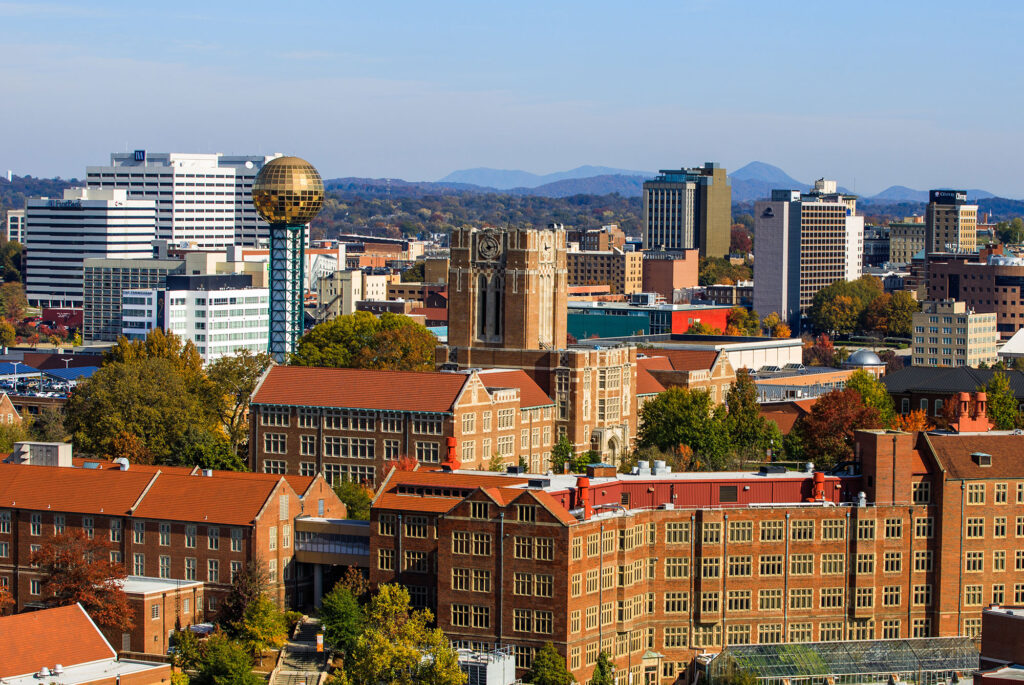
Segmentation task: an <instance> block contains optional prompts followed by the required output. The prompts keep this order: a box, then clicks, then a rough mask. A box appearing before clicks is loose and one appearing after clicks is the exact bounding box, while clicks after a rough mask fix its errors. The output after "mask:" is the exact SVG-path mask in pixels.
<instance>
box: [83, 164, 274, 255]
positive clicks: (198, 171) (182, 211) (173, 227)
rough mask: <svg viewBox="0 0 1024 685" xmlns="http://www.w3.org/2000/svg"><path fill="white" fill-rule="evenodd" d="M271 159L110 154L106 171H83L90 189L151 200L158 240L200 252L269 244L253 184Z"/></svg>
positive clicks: (99, 169)
mask: <svg viewBox="0 0 1024 685" xmlns="http://www.w3.org/2000/svg"><path fill="white" fill-rule="evenodd" d="M280 156H281V155H280V154H274V155H266V156H264V155H256V156H230V155H222V154H220V153H217V154H182V153H177V152H172V153H150V152H147V151H145V150H135V151H134V152H125V153H114V154H112V155H110V165H109V166H91V167H87V169H86V182H87V183H88V185H89V187H90V188H123V189H125V190H127V191H128V197H129V198H130V199H133V200H136V199H138V200H154V201H155V202H156V213H157V235H156V237H157V238H160V239H163V240H169V241H172V242H174V243H192V244H194V245H195V246H196V247H199V248H201V249H211V248H221V247H227V246H229V245H246V246H256V245H258V244H260V243H261V242H262V243H266V241H267V240H268V238H269V235H270V234H269V228H268V226H267V223H266V222H265V221H263V220H261V219H260V218H259V216H258V215H257V213H256V210H255V208H253V206H252V201H251V199H250V194H251V192H252V183H253V180H254V179H255V178H256V174H258V173H259V171H260V169H262V168H263V165H264V164H266V163H267V162H269V161H270V160H272V159H276V158H277V157H280Z"/></svg>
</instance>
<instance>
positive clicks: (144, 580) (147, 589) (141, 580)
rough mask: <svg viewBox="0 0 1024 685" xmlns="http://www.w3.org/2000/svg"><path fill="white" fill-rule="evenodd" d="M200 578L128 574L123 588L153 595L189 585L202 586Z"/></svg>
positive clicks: (131, 591)
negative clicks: (181, 578) (173, 578)
mask: <svg viewBox="0 0 1024 685" xmlns="http://www.w3.org/2000/svg"><path fill="white" fill-rule="evenodd" d="M202 585H203V583H202V581H198V580H171V579H168V578H154V577H152V576H128V577H127V578H126V579H125V581H124V585H123V589H124V591H125V592H126V593H128V594H130V595H151V594H153V593H156V592H174V591H175V590H181V589H183V588H188V587H201V586H202Z"/></svg>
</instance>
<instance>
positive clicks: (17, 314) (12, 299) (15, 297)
mask: <svg viewBox="0 0 1024 685" xmlns="http://www.w3.org/2000/svg"><path fill="white" fill-rule="evenodd" d="M26 309H28V300H27V299H26V298H25V288H23V287H22V285H21V283H15V282H11V283H4V284H3V285H0V316H2V317H3V318H5V319H7V320H8V321H21V320H22V319H23V318H25V310H26Z"/></svg>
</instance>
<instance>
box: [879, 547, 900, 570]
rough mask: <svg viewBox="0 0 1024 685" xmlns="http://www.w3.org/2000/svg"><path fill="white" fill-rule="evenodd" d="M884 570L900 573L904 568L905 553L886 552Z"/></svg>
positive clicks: (883, 559) (883, 561)
mask: <svg viewBox="0 0 1024 685" xmlns="http://www.w3.org/2000/svg"><path fill="white" fill-rule="evenodd" d="M882 570H883V571H885V572H886V573H899V572H900V571H902V570H903V553H902V552H886V553H885V556H883V557H882Z"/></svg>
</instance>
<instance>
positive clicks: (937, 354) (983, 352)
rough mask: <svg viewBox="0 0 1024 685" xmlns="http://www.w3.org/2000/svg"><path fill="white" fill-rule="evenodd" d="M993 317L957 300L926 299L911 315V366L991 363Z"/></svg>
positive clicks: (995, 336) (994, 335) (995, 334)
mask: <svg viewBox="0 0 1024 685" xmlns="http://www.w3.org/2000/svg"><path fill="white" fill-rule="evenodd" d="M998 339H999V333H998V332H997V330H996V314H995V313H994V312H992V313H984V314H982V313H979V312H975V311H974V310H973V309H968V308H967V303H966V302H959V301H957V300H937V301H936V300H930V301H927V302H923V303H922V310H921V311H920V312H917V313H915V314H914V348H913V357H914V366H972V367H977V366H978V365H979V364H981V363H982V362H985V363H986V364H994V363H995V362H996V361H998V357H997V356H996V341H997V340H998Z"/></svg>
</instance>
